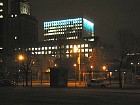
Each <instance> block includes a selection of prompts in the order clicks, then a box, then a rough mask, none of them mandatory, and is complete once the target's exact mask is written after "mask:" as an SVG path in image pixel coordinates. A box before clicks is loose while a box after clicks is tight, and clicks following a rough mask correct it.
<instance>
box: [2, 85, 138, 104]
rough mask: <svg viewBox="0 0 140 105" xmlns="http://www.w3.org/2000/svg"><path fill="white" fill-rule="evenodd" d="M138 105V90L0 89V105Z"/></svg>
mask: <svg viewBox="0 0 140 105" xmlns="http://www.w3.org/2000/svg"><path fill="white" fill-rule="evenodd" d="M139 103H140V90H139V89H109V88H47V87H32V88H31V87H26V88H25V87H15V88H12V87H6V88H4V87H1V88H0V105H138V104H139Z"/></svg>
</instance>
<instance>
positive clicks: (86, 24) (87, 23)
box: [83, 18, 94, 32]
mask: <svg viewBox="0 0 140 105" xmlns="http://www.w3.org/2000/svg"><path fill="white" fill-rule="evenodd" d="M83 24H84V27H85V28H86V29H87V30H89V31H92V32H93V31H94V24H93V23H92V22H90V21H89V20H87V19H85V18H84V19H83Z"/></svg>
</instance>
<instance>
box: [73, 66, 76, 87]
mask: <svg viewBox="0 0 140 105" xmlns="http://www.w3.org/2000/svg"><path fill="white" fill-rule="evenodd" d="M73 66H74V68H75V71H74V77H75V87H76V66H77V65H76V64H74V65H73Z"/></svg>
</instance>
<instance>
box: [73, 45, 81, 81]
mask: <svg viewBox="0 0 140 105" xmlns="http://www.w3.org/2000/svg"><path fill="white" fill-rule="evenodd" d="M77 52H78V59H77V63H78V65H79V67H78V69H79V84H81V57H80V50H79V49H78V48H77V47H76V46H74V53H77Z"/></svg>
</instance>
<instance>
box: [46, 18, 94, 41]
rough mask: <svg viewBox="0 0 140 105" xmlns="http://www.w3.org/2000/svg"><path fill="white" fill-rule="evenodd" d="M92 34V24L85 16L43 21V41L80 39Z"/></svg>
mask: <svg viewBox="0 0 140 105" xmlns="http://www.w3.org/2000/svg"><path fill="white" fill-rule="evenodd" d="M93 36H94V24H93V22H91V21H89V20H87V19H86V18H82V17H81V18H70V19H63V20H54V21H48V22H44V41H52V40H59V39H80V38H87V37H93Z"/></svg>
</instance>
